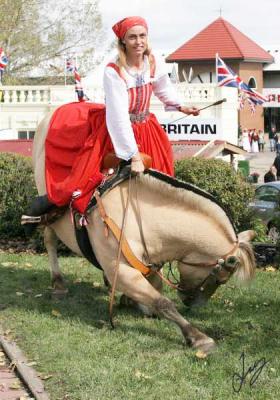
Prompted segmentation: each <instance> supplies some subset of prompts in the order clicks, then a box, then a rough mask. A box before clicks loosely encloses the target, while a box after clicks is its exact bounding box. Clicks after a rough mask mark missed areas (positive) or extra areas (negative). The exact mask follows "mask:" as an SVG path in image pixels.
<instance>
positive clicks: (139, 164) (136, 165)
mask: <svg viewBox="0 0 280 400" xmlns="http://www.w3.org/2000/svg"><path fill="white" fill-rule="evenodd" d="M144 170H145V167H144V164H143V161H142V158H141V155H140V153H136V154H135V156H133V157H132V158H131V172H134V173H136V174H140V173H141V172H144Z"/></svg>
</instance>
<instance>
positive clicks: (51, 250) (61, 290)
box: [44, 226, 68, 296]
mask: <svg viewBox="0 0 280 400" xmlns="http://www.w3.org/2000/svg"><path fill="white" fill-rule="evenodd" d="M44 243H45V247H46V249H47V253H48V258H49V266H50V272H51V283H52V287H53V294H54V295H55V296H60V295H64V294H66V293H67V292H68V289H66V288H65V282H64V279H63V276H62V274H61V271H60V268H59V263H58V257H57V236H56V234H55V231H54V230H53V229H52V228H51V227H50V226H47V227H46V228H45V230H44Z"/></svg>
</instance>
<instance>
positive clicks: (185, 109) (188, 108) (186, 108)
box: [180, 106, 200, 116]
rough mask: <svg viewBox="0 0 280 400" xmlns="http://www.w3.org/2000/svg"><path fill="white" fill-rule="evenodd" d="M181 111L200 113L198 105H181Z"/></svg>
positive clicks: (188, 113)
mask: <svg viewBox="0 0 280 400" xmlns="http://www.w3.org/2000/svg"><path fill="white" fill-rule="evenodd" d="M180 111H181V112H182V113H184V114H187V115H195V116H196V115H199V113H200V111H199V109H198V108H196V107H182V106H181V107H180Z"/></svg>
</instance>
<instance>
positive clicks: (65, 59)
mask: <svg viewBox="0 0 280 400" xmlns="http://www.w3.org/2000/svg"><path fill="white" fill-rule="evenodd" d="M66 63H67V57H64V86H66V72H67V65H66Z"/></svg>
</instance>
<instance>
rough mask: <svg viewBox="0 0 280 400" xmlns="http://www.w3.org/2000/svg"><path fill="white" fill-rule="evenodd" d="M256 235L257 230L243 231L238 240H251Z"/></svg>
mask: <svg viewBox="0 0 280 400" xmlns="http://www.w3.org/2000/svg"><path fill="white" fill-rule="evenodd" d="M255 236H256V232H255V231H252V230H249V231H243V232H240V233H239V234H238V240H239V242H250V241H251V240H252V239H254V237H255Z"/></svg>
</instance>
